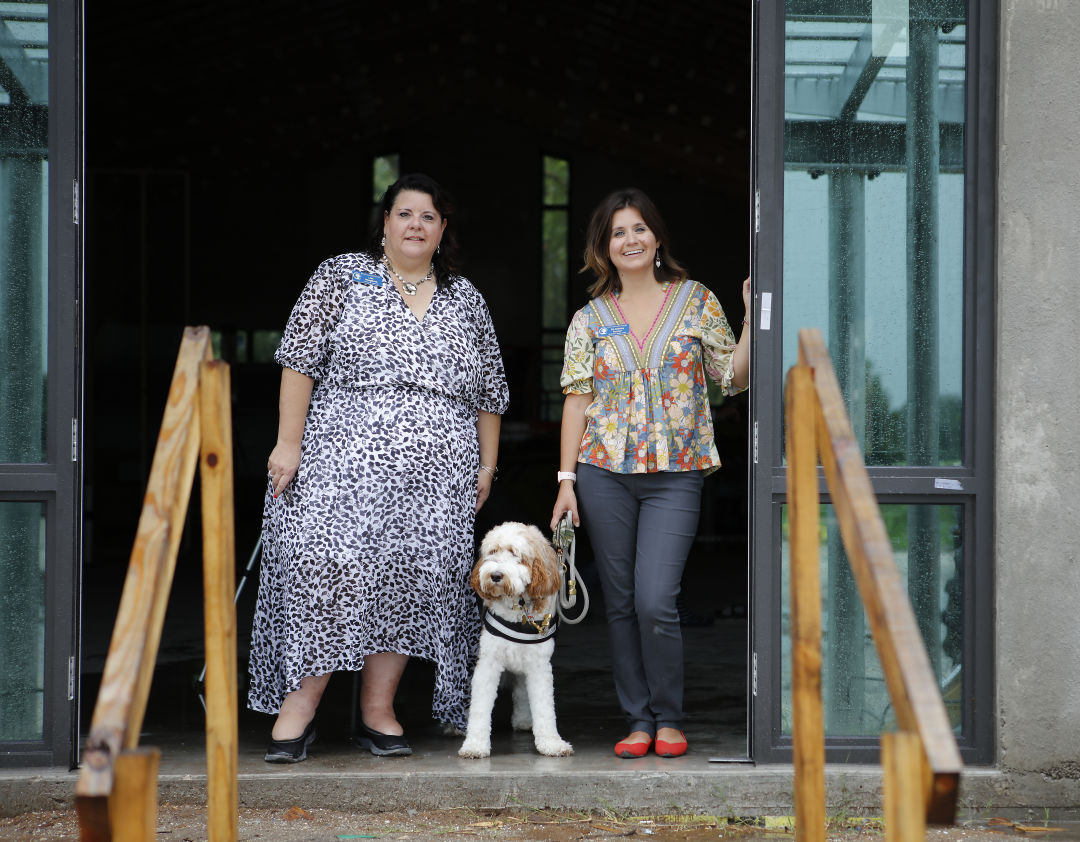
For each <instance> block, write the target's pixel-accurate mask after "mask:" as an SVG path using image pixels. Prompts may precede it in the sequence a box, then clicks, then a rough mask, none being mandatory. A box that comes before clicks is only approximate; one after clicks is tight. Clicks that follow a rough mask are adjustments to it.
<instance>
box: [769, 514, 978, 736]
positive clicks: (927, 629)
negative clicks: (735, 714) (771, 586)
mask: <svg viewBox="0 0 1080 842" xmlns="http://www.w3.org/2000/svg"><path fill="white" fill-rule="evenodd" d="M881 514H882V517H883V519H884V521H885V529H886V531H887V532H888V534H889V539H890V541H891V543H892V548H893V554H894V557H895V559H896V564H897V567H898V568H899V569H900V576H901V578H902V579H903V580H904V581H906V582H907V587H908V598H909V599H910V600H911V603H912V608H913V609H914V611H915V619H916V621H917V622H918V624H919V630H920V631H921V632H922V636H923V642H924V643H925V644H926V648H927V652H928V654H929V656H930V664H931V666H932V667H933V669H934V673H935V675H936V676H937V678H938V683H939V686H940V687H941V691H942V696H943V697H944V699H945V706H946V709H947V710H948V713H949V718H950V721H951V722H952V725H953V729H954V730H955V731H956V733H957V734H959V733H960V732H961V709H962V701H963V683H962V674H961V664H962V660H963V649H964V646H963V643H964V640H963V607H962V606H963V598H964V593H963V590H964V564H963V561H964V557H963V541H962V535H963V528H962V527H963V523H962V514H961V507H960V506H933V505H919V506H907V505H899V504H887V505H884V506H882V507H881ZM782 517H783V520H782V528H783V545H782V562H781V563H782V565H783V567H782V572H781V589H782V600H783V603H782V606H781V612H782V620H781V625H782V629H781V631H782V656H781V662H782V663H781V693H782V702H781V727H782V728H783V732H784V733H785V734H790V733H791V637H790V611H791V593H790V589H789V588H790V575H789V573H790V570H789V564H790V547H789V544H788V511H787V506H784V507H783V515H782ZM820 523H821V535H822V536H823V537H822V542H821V593H822V654H823V657H824V666H823V669H822V693H823V697H824V704H825V733H826V735H827V736H831V737H835V736H877V735H878V734H880V733H881V732H882V731H888V730H895V727H896V720H895V717H894V711H893V709H892V705H891V703H890V702H889V694H888V691H887V689H886V688H885V681H884V676H883V673H882V671H881V663H880V661H879V660H878V657H877V651H876V650H875V649H874V644H873V640H872V638H871V636H870V626H869V623H868V622H867V620H866V614H865V612H864V611H863V608H862V603H861V601H860V599H859V594H858V591H857V589H856V587H855V581H854V578H853V576H852V574H851V567H850V565H849V563H848V559H847V554H846V553H845V552H844V548H843V545H842V541H841V538H840V530H839V527H838V525H837V522H836V516H835V512H834V510H833V507H832V506H829V505H824V506H822V507H821V520H820Z"/></svg>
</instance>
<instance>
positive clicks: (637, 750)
mask: <svg viewBox="0 0 1080 842" xmlns="http://www.w3.org/2000/svg"><path fill="white" fill-rule="evenodd" d="M652 744H653V741H652V737H649V741H648V742H645V743H628V742H626V740H619V742H617V743H615V756H616V757H625V758H627V759H629V758H633V757H644V756H645V755H646V754H647V753H648V751H649V746H651V745H652Z"/></svg>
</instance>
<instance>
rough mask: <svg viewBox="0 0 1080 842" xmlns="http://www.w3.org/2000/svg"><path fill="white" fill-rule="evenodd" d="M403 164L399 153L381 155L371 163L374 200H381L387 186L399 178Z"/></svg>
mask: <svg viewBox="0 0 1080 842" xmlns="http://www.w3.org/2000/svg"><path fill="white" fill-rule="evenodd" d="M400 175H401V164H400V161H399V156H397V155H379V156H378V157H376V158H375V160H374V161H372V164H371V190H372V197H371V198H372V201H374V202H381V201H382V197H383V196H384V195H385V194H386V188H387V187H389V186H390V185H391V184H393V183H394V182H395V181H397V180H398V176H400Z"/></svg>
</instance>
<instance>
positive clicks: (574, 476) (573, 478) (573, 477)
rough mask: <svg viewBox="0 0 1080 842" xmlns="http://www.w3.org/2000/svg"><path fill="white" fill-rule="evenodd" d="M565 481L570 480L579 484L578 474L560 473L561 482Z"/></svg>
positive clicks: (570, 472) (571, 472)
mask: <svg viewBox="0 0 1080 842" xmlns="http://www.w3.org/2000/svg"><path fill="white" fill-rule="evenodd" d="M564 479H568V480H570V482H577V474H575V473H574V472H573V471H559V482H562V481H563V480H564Z"/></svg>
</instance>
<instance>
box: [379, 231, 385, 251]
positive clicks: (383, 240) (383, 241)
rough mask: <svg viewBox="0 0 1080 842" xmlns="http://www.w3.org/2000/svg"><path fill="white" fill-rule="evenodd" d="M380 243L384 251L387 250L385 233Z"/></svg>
mask: <svg viewBox="0 0 1080 842" xmlns="http://www.w3.org/2000/svg"><path fill="white" fill-rule="evenodd" d="M379 245H380V246H381V247H382V248H383V250H384V251H385V250H386V235H385V234H383V238H382V242H381V243H379Z"/></svg>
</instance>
